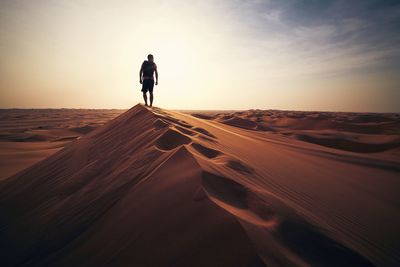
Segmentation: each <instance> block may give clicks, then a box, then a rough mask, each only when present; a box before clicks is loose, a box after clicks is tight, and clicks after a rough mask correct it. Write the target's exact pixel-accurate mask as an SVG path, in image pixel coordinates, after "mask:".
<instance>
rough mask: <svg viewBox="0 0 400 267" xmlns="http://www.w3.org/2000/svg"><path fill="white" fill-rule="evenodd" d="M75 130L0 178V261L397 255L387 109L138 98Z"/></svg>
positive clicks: (367, 262) (186, 261)
mask: <svg viewBox="0 0 400 267" xmlns="http://www.w3.org/2000/svg"><path fill="white" fill-rule="evenodd" d="M67 128H68V127H67ZM10 136H13V134H10ZM79 136H80V138H71V140H67V141H68V142H66V140H65V139H61V140H60V139H58V138H56V139H54V141H55V143H54V146H52V147H50V148H49V149H54V150H57V151H53V152H52V154H51V155H50V156H48V157H46V158H45V159H43V160H41V161H39V162H37V163H35V164H33V165H32V166H30V167H28V168H26V169H23V170H21V171H19V172H18V173H16V174H14V175H12V176H11V177H8V178H4V179H3V180H2V181H1V182H0V214H1V217H0V247H1V252H2V253H1V256H0V261H1V262H2V266H17V265H18V266H32V265H33V266H37V265H39V266H400V231H399V230H398V226H399V225H400V197H399V193H398V191H399V188H400V179H399V178H400V176H399V172H400V164H399V163H400V117H399V114H367V113H362V114H360V113H332V112H296V111H278V110H248V111H241V112H178V111H170V110H164V109H160V108H152V109H150V108H146V107H144V106H142V105H139V104H138V105H136V106H134V107H133V108H131V109H130V110H128V111H126V112H125V113H123V114H121V115H119V116H117V117H116V118H114V119H112V120H110V121H109V122H107V123H106V124H104V125H103V126H99V127H96V128H95V129H92V130H91V131H88V132H87V133H86V134H81V135H79ZM9 141H10V140H9V139H8V142H9ZM31 141H32V140H31ZM57 142H65V143H57ZM62 147H63V148H62ZM3 148H4V147H3ZM3 148H2V151H3ZM2 169H3V167H2Z"/></svg>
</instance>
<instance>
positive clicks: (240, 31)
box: [0, 0, 400, 112]
mask: <svg viewBox="0 0 400 267" xmlns="http://www.w3.org/2000/svg"><path fill="white" fill-rule="evenodd" d="M149 53H151V54H153V55H154V61H155V62H156V64H157V66H158V72H159V85H158V86H155V89H154V96H155V101H154V105H156V106H160V107H163V108H168V109H191V110H195V109H213V110H222V109H255V108H259V109H282V110H321V111H361V112H400V1H377V0H352V1H346V0H330V1H328V0H325V1H324V0H318V1H317V0H275V1H273V0H241V1H239V0H219V1H211V0H202V1H190V0H170V1H160V0H152V1H144V0H136V1H135V0H131V1H127V0H114V1H94V0H81V1H77V0H70V1H62V0H35V1H30V0H25V1H21V0H2V1H0V57H1V60H0V108H129V107H131V106H133V105H135V104H137V103H138V102H143V99H142V95H141V92H140V89H141V85H140V83H139V69H140V66H141V64H142V62H143V60H145V59H146V56H147V54H149Z"/></svg>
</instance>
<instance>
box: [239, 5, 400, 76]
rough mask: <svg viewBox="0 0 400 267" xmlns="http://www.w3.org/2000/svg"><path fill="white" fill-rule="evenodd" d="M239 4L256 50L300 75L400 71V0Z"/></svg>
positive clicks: (241, 17)
mask: <svg viewBox="0 0 400 267" xmlns="http://www.w3.org/2000/svg"><path fill="white" fill-rule="evenodd" d="M236 5H237V6H236V11H238V12H237V14H236V15H237V16H238V18H239V19H238V21H240V24H241V26H242V27H243V29H244V31H247V35H248V38H250V39H251V40H252V41H253V44H252V45H254V47H258V48H259V49H260V51H264V52H263V53H265V54H266V55H267V56H269V58H270V59H272V58H275V59H278V60H277V62H276V63H277V64H281V63H283V62H282V61H281V60H282V59H286V61H287V62H288V63H289V62H290V65H288V68H290V69H292V70H293V69H297V71H296V72H298V73H303V74H318V75H320V74H340V73H344V72H348V71H352V70H353V71H356V72H360V71H362V70H363V69H364V70H366V71H367V70H368V71H371V69H373V68H374V67H376V68H377V70H378V69H382V68H384V69H392V70H400V63H396V61H395V60H393V59H394V58H396V59H397V58H399V56H400V30H399V29H400V4H399V2H398V1H374V0H365V1H359V0H355V1H343V0H336V1H305V0H297V1H294V0H285V1H272V0H271V1H244V2H243V3H242V2H236ZM270 51H271V52H270ZM397 62H399V61H397ZM269 65H270V67H272V66H271V64H269Z"/></svg>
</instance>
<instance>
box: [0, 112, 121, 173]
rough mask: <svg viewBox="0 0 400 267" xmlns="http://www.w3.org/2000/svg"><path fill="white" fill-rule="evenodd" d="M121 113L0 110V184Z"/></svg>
mask: <svg viewBox="0 0 400 267" xmlns="http://www.w3.org/2000/svg"><path fill="white" fill-rule="evenodd" d="M124 111H125V110H116V109H113V110H101V109H97V110H92V109H3V110H0V170H1V172H0V180H2V179H5V178H7V177H9V176H11V175H13V174H16V173H17V172H18V171H21V170H23V169H25V168H27V167H29V166H32V165H33V164H35V163H36V162H38V161H40V160H42V159H44V158H46V157H48V156H50V155H51V154H53V153H55V152H57V151H58V150H60V149H61V148H63V147H64V146H65V145H66V144H68V143H69V142H71V141H73V140H75V139H77V138H79V137H80V136H82V135H84V134H87V133H89V132H91V131H93V130H94V129H96V128H97V127H99V126H102V125H103V124H105V123H106V122H108V121H109V120H111V119H113V118H114V117H116V116H118V115H119V114H121V113H122V112H124Z"/></svg>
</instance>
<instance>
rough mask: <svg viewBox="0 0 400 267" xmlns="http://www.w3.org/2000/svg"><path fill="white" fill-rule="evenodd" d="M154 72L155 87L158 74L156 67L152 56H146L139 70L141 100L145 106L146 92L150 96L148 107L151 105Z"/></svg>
mask: <svg viewBox="0 0 400 267" xmlns="http://www.w3.org/2000/svg"><path fill="white" fill-rule="evenodd" d="M154 72H155V73H156V85H158V72H157V65H156V63H154V58H153V55H152V54H149V55H148V56H147V60H145V61H144V62H143V64H142V67H141V68H140V73H139V77H140V84H142V92H143V99H144V103H145V105H146V106H148V105H147V95H146V93H147V91H149V94H150V107H151V106H152V105H153V87H154V77H153V75H154Z"/></svg>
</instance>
